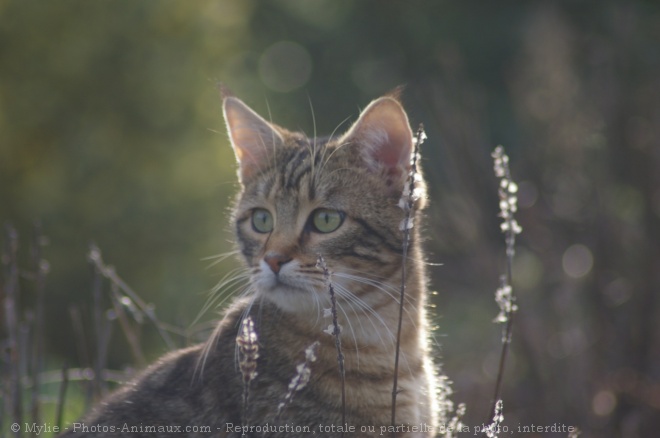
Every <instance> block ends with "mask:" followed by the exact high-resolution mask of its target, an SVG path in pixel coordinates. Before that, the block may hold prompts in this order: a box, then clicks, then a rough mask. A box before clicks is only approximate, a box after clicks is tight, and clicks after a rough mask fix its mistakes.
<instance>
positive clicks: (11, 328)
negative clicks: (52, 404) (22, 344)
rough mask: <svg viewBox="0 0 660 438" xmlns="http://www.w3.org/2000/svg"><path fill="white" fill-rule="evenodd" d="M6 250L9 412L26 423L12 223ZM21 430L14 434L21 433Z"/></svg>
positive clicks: (7, 227)
mask: <svg viewBox="0 0 660 438" xmlns="http://www.w3.org/2000/svg"><path fill="white" fill-rule="evenodd" d="M5 239H6V243H5V249H4V251H3V254H2V264H3V265H4V268H5V275H4V277H5V283H4V311H5V324H6V327H7V354H8V362H9V365H8V374H9V378H8V379H7V380H6V382H5V384H6V385H7V388H6V393H5V394H7V395H6V398H5V406H4V409H5V412H6V413H7V414H6V415H8V416H9V417H10V418H11V421H12V422H14V423H18V424H21V423H22V421H21V420H22V409H21V386H20V381H21V379H20V377H21V376H20V367H21V362H20V354H19V339H18V337H19V330H20V329H19V320H18V233H17V232H16V230H15V229H14V228H13V227H12V226H11V225H9V224H6V225H5ZM20 433H21V432H20V430H19V431H18V432H14V435H16V436H20Z"/></svg>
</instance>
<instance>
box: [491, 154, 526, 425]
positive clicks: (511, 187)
mask: <svg viewBox="0 0 660 438" xmlns="http://www.w3.org/2000/svg"><path fill="white" fill-rule="evenodd" d="M492 157H493V161H494V171H495V176H496V177H497V178H499V179H500V184H499V188H498V196H499V200H500V214H499V216H500V217H501V218H502V220H503V221H502V224H501V228H502V232H503V233H504V236H505V242H506V274H505V275H503V276H502V278H501V285H500V288H499V289H498V290H497V292H496V295H495V300H496V301H497V304H498V305H499V307H500V313H499V315H498V316H497V317H496V318H495V322H500V323H506V326H505V328H504V334H503V336H502V351H501V353H500V360H499V367H498V371H497V380H496V381H495V393H494V395H493V404H492V406H491V409H490V412H489V418H495V417H496V416H497V414H498V405H499V406H500V414H501V403H502V401H501V400H500V392H501V388H502V381H503V379H504V369H505V366H506V358H507V355H508V352H509V344H511V333H512V331H513V315H514V313H515V312H516V310H518V306H517V305H516V304H515V301H516V297H515V295H514V294H513V288H512V286H511V283H512V281H513V256H514V255H515V244H516V235H517V234H520V233H521V232H522V228H521V227H520V225H518V222H517V221H516V219H515V218H514V213H515V212H516V211H517V210H518V198H517V192H518V185H517V184H516V183H515V182H514V181H513V180H512V179H511V172H510V170H509V157H508V156H507V155H506V153H505V152H504V148H503V147H502V146H498V147H496V148H495V150H494V151H493V153H492Z"/></svg>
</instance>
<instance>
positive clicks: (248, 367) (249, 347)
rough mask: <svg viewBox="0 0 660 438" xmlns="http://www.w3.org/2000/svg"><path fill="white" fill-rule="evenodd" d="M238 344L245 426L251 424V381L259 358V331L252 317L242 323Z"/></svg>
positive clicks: (237, 339) (255, 375) (255, 374)
mask: <svg viewBox="0 0 660 438" xmlns="http://www.w3.org/2000/svg"><path fill="white" fill-rule="evenodd" d="M236 345H237V346H238V366H239V368H240V370H241V375H242V376H243V419H242V422H243V426H249V415H248V409H249V407H250V404H249V400H250V383H251V382H252V381H253V380H254V379H255V378H256V377H257V359H258V358H259V343H258V337H257V332H255V331H254V323H253V322H252V317H250V316H248V317H247V318H245V319H244V320H243V322H242V324H241V329H240V331H239V332H238V336H237V337H236Z"/></svg>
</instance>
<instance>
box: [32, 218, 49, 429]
mask: <svg viewBox="0 0 660 438" xmlns="http://www.w3.org/2000/svg"><path fill="white" fill-rule="evenodd" d="M45 243H46V239H45V237H44V236H43V234H42V233H41V227H40V225H39V224H35V226H34V240H33V242H32V249H31V252H32V259H33V265H34V269H35V271H36V277H35V289H36V295H37V296H36V317H35V326H34V335H33V336H34V345H33V349H32V369H31V374H32V400H31V404H32V409H31V410H32V421H33V422H35V423H39V422H40V412H39V389H40V382H39V376H40V374H41V372H42V371H43V345H44V328H43V324H44V311H45V289H46V275H47V274H48V272H49V270H50V265H49V264H48V261H47V260H45V259H44V258H43V246H44V245H45Z"/></svg>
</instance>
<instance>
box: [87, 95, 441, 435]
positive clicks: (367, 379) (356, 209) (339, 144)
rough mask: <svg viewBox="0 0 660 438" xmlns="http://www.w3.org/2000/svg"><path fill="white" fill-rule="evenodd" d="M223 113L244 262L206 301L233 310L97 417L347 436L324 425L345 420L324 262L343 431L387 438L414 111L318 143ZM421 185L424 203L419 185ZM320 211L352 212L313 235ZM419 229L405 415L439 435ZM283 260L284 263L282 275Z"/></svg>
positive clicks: (384, 101)
mask: <svg viewBox="0 0 660 438" xmlns="http://www.w3.org/2000/svg"><path fill="white" fill-rule="evenodd" d="M225 118H226V119H227V124H228V128H229V133H230V139H231V140H232V143H233V147H234V150H235V151H236V155H237V158H238V160H239V180H240V182H241V191H240V193H239V195H238V197H237V200H236V204H235V208H234V213H233V216H232V224H233V227H234V230H235V233H236V242H237V246H238V252H239V253H240V254H241V256H242V259H243V262H244V267H243V268H240V269H238V270H237V271H236V272H234V273H232V274H230V275H229V276H228V277H227V278H226V279H224V280H223V281H222V282H221V283H220V285H219V287H218V290H217V291H216V292H215V293H214V295H213V296H212V298H211V299H210V300H209V303H208V305H207V306H208V307H209V308H211V307H215V306H217V305H219V304H221V303H223V302H224V301H225V300H227V299H228V297H229V296H230V295H232V294H228V293H227V291H233V292H234V294H233V296H234V298H233V300H234V301H233V303H232V304H231V305H230V306H229V308H228V309H227V310H226V311H225V314H224V317H223V319H222V321H221V322H220V323H219V325H218V327H217V329H216V331H215V333H214V334H213V336H212V337H211V338H210V339H209V341H208V342H207V343H205V344H204V345H201V346H198V347H193V348H190V349H187V350H182V351H179V352H175V353H173V354H171V355H170V356H168V357H166V358H164V359H162V360H161V361H160V362H159V363H157V364H156V365H154V366H152V367H151V368H150V369H148V370H147V371H146V372H145V373H144V374H143V376H142V377H140V378H139V379H137V380H136V381H135V382H134V383H133V384H132V385H130V386H129V387H127V388H125V389H124V390H122V391H120V392H118V393H116V394H115V395H114V396H113V397H112V398H111V399H110V400H108V401H106V403H105V405H104V406H103V407H101V408H100V409H98V410H97V411H96V412H95V413H94V414H93V415H92V416H91V417H90V418H89V421H94V422H96V423H99V424H110V423H112V422H117V421H122V420H124V421H129V420H130V421H137V420H140V421H142V422H143V423H145V424H146V423H147V422H148V421H152V422H154V421H167V422H169V423H175V424H176V423H177V422H185V423H186V424H194V423H197V424H213V425H218V426H217V427H220V428H223V427H224V426H223V425H224V424H225V423H233V424H235V425H238V424H240V423H241V419H242V418H248V419H249V421H250V424H252V425H258V424H264V423H270V424H274V423H279V424H294V425H300V426H310V427H311V428H312V430H316V435H317V436H339V435H338V434H337V433H328V434H325V433H319V431H318V425H319V424H326V425H327V424H335V425H339V424H340V423H341V411H342V406H341V383H340V382H341V380H340V375H339V372H338V365H337V351H336V348H335V339H334V338H333V336H331V335H328V334H327V333H325V332H324V330H325V329H327V327H328V325H329V324H331V319H330V318H328V317H327V316H325V313H326V312H324V310H325V309H328V308H330V295H329V292H328V282H327V280H328V279H326V278H325V277H324V273H323V271H322V270H321V269H319V268H318V267H317V260H318V258H319V256H320V255H322V256H323V258H324V260H325V262H326V264H327V268H328V269H329V271H330V276H329V281H331V282H332V285H333V288H334V291H335V294H336V298H337V314H338V322H339V325H340V326H341V329H342V331H341V335H340V336H341V341H342V347H343V354H344V357H345V368H346V375H345V379H346V386H345V387H346V417H347V422H348V423H349V424H351V425H354V426H356V428H357V429H356V430H357V433H355V434H350V435H348V436H379V435H381V429H380V427H381V426H382V427H386V426H388V425H389V424H390V420H391V419H390V414H391V400H392V381H393V376H394V355H395V346H396V331H397V323H398V315H399V297H400V293H401V282H402V260H403V256H402V252H403V233H402V231H401V229H400V225H401V223H402V220H403V219H404V211H403V210H402V209H401V208H400V207H399V206H398V204H399V200H400V198H401V194H402V192H403V186H404V184H405V183H406V180H407V178H408V172H409V170H410V165H409V163H410V162H409V160H410V152H411V148H410V146H411V145H412V134H411V131H410V128H409V125H408V119H407V116H406V115H405V112H404V111H403V109H402V107H401V105H400V104H399V102H398V101H397V100H396V98H394V97H385V98H381V99H379V100H377V101H375V102H374V103H372V104H371V105H370V106H369V107H367V108H366V109H365V111H364V112H363V113H362V115H361V117H360V119H359V120H358V121H357V122H356V124H355V125H354V126H353V127H352V128H350V129H349V130H348V131H347V133H345V134H343V135H332V136H330V137H328V138H308V137H306V136H305V135H303V134H300V133H294V132H290V131H287V130H285V129H283V128H280V127H277V126H275V125H273V124H271V123H268V122H266V121H264V120H263V119H261V118H260V117H259V116H258V115H256V113H254V112H252V111H251V110H250V109H249V108H247V107H246V106H245V105H244V104H243V103H242V102H241V101H239V100H238V99H236V98H234V97H227V98H225ZM402 141H403V142H404V143H405V142H408V143H405V144H400V143H401V142H402ZM417 184H418V188H420V189H421V190H420V193H422V194H423V182H422V181H419V182H418V183H417ZM423 203H424V196H422V197H421V198H420V199H419V200H418V201H416V204H417V205H416V207H417V208H416V210H415V213H414V214H415V215H416V214H418V213H417V212H418V211H419V210H420V209H421V208H422V206H423ZM257 208H259V209H267V210H268V211H269V212H270V213H271V214H272V216H273V219H274V227H273V230H272V231H271V232H268V233H260V232H258V231H257V230H255V229H254V228H253V226H252V219H251V218H252V212H253V210H254V209H257ZM318 208H326V209H332V210H337V211H340V212H342V214H343V216H344V220H343V223H342V225H341V226H340V227H339V228H337V229H336V230H335V231H333V232H330V233H320V232H317V231H315V230H314V229H313V227H311V226H310V215H311V214H312V212H314V211H315V210H316V209H318ZM418 233H419V230H418V227H415V228H413V229H412V230H411V236H410V239H411V240H410V247H409V252H408V257H407V258H406V263H407V265H406V277H405V300H404V308H403V310H404V312H403V321H402V322H403V325H402V334H401V360H400V366H399V380H398V385H399V391H400V392H399V394H398V397H397V417H396V420H397V424H409V425H417V426H419V425H420V424H425V425H427V426H428V427H429V428H430V430H432V428H433V427H437V424H436V422H437V407H436V403H435V392H436V390H435V370H434V366H433V363H432V360H431V354H430V351H429V350H430V348H429V340H428V333H427V321H426V315H425V300H426V294H427V292H426V284H425V282H426V278H425V272H424V263H423V254H422V252H421V249H420V244H419V236H418ZM276 256H277V257H280V258H281V260H282V261H286V262H285V263H282V264H281V265H279V264H278V265H277V268H273V266H275V265H274V264H273V261H272V258H273V257H276ZM269 257H270V260H271V261H270V264H269ZM247 315H250V316H251V317H252V320H253V321H254V326H255V330H256V332H257V334H258V343H259V359H258V361H257V373H258V375H257V377H256V379H255V380H254V381H252V382H251V386H250V398H249V400H250V402H249V412H248V413H247V415H246V416H242V413H241V406H242V395H243V386H242V382H241V377H240V372H239V370H238V367H237V362H236V360H237V352H236V345H235V339H236V335H237V331H238V330H239V327H240V324H241V321H242V320H243V319H244V318H245V317H246V316H247ZM314 341H319V342H320V346H319V349H318V353H317V354H318V360H317V361H316V362H314V363H313V364H312V365H311V380H310V382H309V383H308V385H307V386H306V387H305V388H304V390H302V391H300V392H299V393H297V394H296V395H295V397H294V398H293V400H292V402H291V404H290V405H289V406H288V407H287V409H285V410H284V411H283V412H282V414H281V416H280V417H277V415H276V414H277V406H278V404H279V403H280V401H281V400H282V398H283V397H284V395H285V394H286V392H287V386H288V384H289V381H290V379H291V378H292V376H293V375H294V374H295V373H296V364H298V363H300V362H301V361H302V360H303V359H304V351H305V349H306V348H307V347H308V346H310V345H311V344H312V343H313V342H314ZM156 399H157V401H156ZM153 403H157V404H158V407H155V406H153ZM138 404H139V405H142V404H145V405H152V406H153V407H152V408H151V409H146V408H140V409H138V410H137V411H135V412H133V411H131V409H129V408H128V407H127V406H129V405H130V406H131V407H132V409H136V408H135V405H138ZM138 413H139V415H140V416H139V417H138V416H137V415H138ZM361 426H365V427H367V426H374V427H375V433H369V432H365V433H360V428H361ZM214 427H215V426H214ZM436 430H437V429H436ZM432 435H434V434H433V433H432V432H430V433H411V434H398V436H432ZM115 436H116V435H115ZM221 436H240V433H234V434H232V433H228V434H226V435H223V434H221ZM253 436H261V434H255V435H253ZM265 436H288V437H290V436H301V437H302V436H305V437H307V436H309V435H308V434H304V433H303V434H299V435H297V434H295V433H284V432H282V433H268V434H266V435H265Z"/></svg>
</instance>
